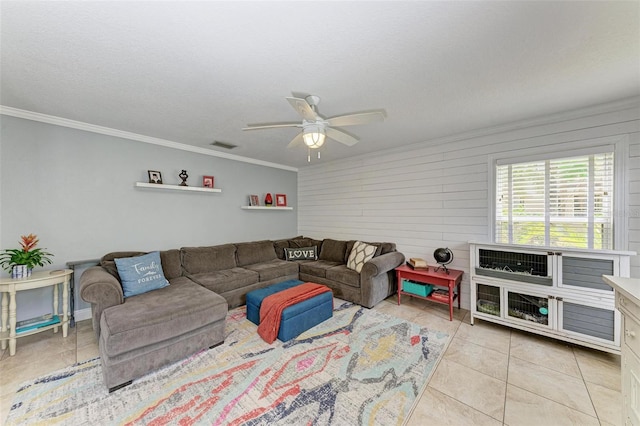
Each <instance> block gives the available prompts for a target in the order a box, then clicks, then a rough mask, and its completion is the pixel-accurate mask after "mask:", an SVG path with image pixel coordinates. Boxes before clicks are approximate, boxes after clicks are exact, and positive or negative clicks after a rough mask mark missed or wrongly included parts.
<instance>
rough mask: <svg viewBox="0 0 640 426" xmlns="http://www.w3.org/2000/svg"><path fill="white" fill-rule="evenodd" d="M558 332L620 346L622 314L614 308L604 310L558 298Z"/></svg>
mask: <svg viewBox="0 0 640 426" xmlns="http://www.w3.org/2000/svg"><path fill="white" fill-rule="evenodd" d="M557 306H558V330H559V331H564V332H567V333H568V334H573V335H579V336H576V337H578V338H580V339H583V340H591V341H594V342H597V343H604V344H607V345H615V346H619V345H620V329H619V328H618V327H616V324H620V313H619V312H617V311H616V310H615V309H614V308H604V307H602V306H598V305H597V304H595V303H594V304H589V303H586V302H583V301H576V300H573V299H569V298H557Z"/></svg>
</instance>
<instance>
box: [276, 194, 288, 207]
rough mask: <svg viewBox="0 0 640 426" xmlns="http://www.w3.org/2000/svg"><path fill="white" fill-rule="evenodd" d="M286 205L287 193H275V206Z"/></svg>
mask: <svg viewBox="0 0 640 426" xmlns="http://www.w3.org/2000/svg"><path fill="white" fill-rule="evenodd" d="M286 206H287V195H286V194H276V207H286Z"/></svg>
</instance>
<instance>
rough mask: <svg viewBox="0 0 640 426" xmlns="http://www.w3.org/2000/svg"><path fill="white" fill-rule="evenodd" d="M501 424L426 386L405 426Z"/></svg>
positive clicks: (482, 425)
mask: <svg viewBox="0 0 640 426" xmlns="http://www.w3.org/2000/svg"><path fill="white" fill-rule="evenodd" d="M501 424H502V422H500V421H498V420H496V419H494V418H492V417H489V416H487V415H486V414H484V413H481V412H480V411H478V410H474V409H473V408H471V407H469V406H468V405H465V404H463V403H461V402H460V401H458V400H456V399H454V398H451V397H449V396H447V395H445V394H443V393H442V392H439V391H437V390H435V389H433V388H432V387H430V386H428V387H427V389H426V390H425V391H424V393H423V394H422V396H421V398H420V400H419V401H418V404H417V405H416V408H415V410H414V411H413V414H412V415H411V417H410V418H409V420H408V422H407V423H406V425H407V426H423V425H439V426H500V425H501Z"/></svg>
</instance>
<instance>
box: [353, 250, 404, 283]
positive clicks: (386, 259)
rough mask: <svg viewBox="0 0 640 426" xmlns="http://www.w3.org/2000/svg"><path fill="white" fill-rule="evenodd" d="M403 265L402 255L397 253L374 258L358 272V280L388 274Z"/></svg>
mask: <svg viewBox="0 0 640 426" xmlns="http://www.w3.org/2000/svg"><path fill="white" fill-rule="evenodd" d="M403 263H404V254H402V253H400V252H399V251H393V252H391V253H385V254H383V255H380V256H378V257H374V258H373V259H371V260H370V261H368V262H367V263H365V264H364V266H363V267H362V271H361V272H360V280H361V282H362V280H365V279H369V278H371V277H375V276H378V275H380V274H384V273H385V272H389V271H391V270H393V269H395V268H397V267H398V266H400V265H402V264H403Z"/></svg>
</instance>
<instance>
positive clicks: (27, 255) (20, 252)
mask: <svg viewBox="0 0 640 426" xmlns="http://www.w3.org/2000/svg"><path fill="white" fill-rule="evenodd" d="M20 239H21V241H20V248H19V249H6V250H4V251H2V252H1V253H0V267H2V269H4V270H6V271H11V269H12V268H13V266H14V265H26V266H27V268H29V269H33V268H35V267H36V266H44V265H45V263H47V264H49V265H50V264H51V259H50V258H49V256H53V255H52V254H51V253H48V252H46V251H44V250H46V249H41V248H36V246H37V245H38V242H39V240H38V237H37V236H35V235H33V234H29V235H23V236H22V237H20Z"/></svg>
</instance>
